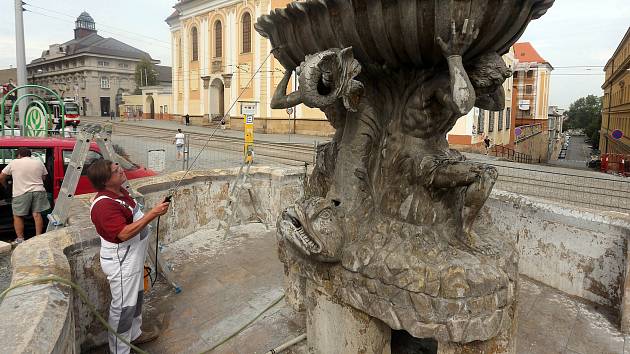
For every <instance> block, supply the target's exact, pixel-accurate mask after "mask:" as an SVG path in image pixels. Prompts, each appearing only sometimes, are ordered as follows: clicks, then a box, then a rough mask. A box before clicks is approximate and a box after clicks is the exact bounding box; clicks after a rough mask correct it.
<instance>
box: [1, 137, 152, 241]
mask: <svg viewBox="0 0 630 354" xmlns="http://www.w3.org/2000/svg"><path fill="white" fill-rule="evenodd" d="M75 142H76V141H75V139H63V138H58V137H54V138H51V137H46V138H35V137H18V136H15V137H1V138H0V171H1V170H2V169H3V168H4V167H5V166H6V165H7V164H8V163H9V162H11V160H13V159H15V158H16V154H17V149H18V148H20V147H27V148H29V149H31V153H32V156H31V157H32V158H37V159H39V160H40V161H41V162H42V163H43V164H44V166H46V171H47V172H48V175H47V176H46V179H45V180H44V187H45V188H46V191H47V192H48V198H49V200H50V202H51V203H50V204H51V205H53V203H54V201H55V200H56V199H57V196H58V195H59V190H60V189H61V184H62V182H63V178H64V176H65V173H66V169H67V168H68V164H69V163H70V156H71V155H72V150H73V149H74V145H75ZM101 158H103V156H102V154H101V153H100V149H99V148H98V145H97V144H96V143H95V142H92V143H91V144H90V150H89V152H88V155H87V158H86V160H85V162H84V166H83V170H82V171H81V177H80V178H79V182H78V184H77V188H76V191H75V195H80V194H87V193H93V192H95V190H94V187H92V184H91V183H90V181H89V180H88V179H87V176H86V172H87V168H88V167H89V166H90V165H91V164H92V163H93V162H94V161H95V160H98V159H101ZM117 162H118V163H119V164H120V165H121V167H123V169H124V170H125V175H126V176H127V179H135V178H141V177H148V176H154V175H155V174H156V173H155V172H154V171H151V170H148V169H146V168H144V167H142V166H140V165H137V164H134V163H133V162H131V161H129V160H127V159H125V158H124V157H122V156H117ZM11 192H12V191H11V184H9V187H8V188H3V187H2V186H1V185H0V240H2V239H5V240H6V239H7V237H9V238H11V237H15V235H14V231H13V222H12V215H13V213H12V211H11ZM28 219H30V217H29V218H27V229H26V234H27V235H32V234H34V232H33V230H29V227H28V226H29V225H30V226H31V227H32V226H33V225H32V219H31V220H28Z"/></svg>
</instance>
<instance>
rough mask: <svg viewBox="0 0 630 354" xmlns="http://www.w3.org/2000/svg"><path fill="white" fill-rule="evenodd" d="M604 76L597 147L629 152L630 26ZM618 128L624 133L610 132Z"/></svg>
mask: <svg viewBox="0 0 630 354" xmlns="http://www.w3.org/2000/svg"><path fill="white" fill-rule="evenodd" d="M604 71H605V72H606V79H605V81H604V85H602V88H603V89H604V100H603V102H602V126H601V129H600V139H599V150H601V152H602V153H614V154H630V139H629V138H628V134H630V88H629V87H626V85H628V86H630V28H628V31H627V32H626V34H625V35H624V37H623V39H622V40H621V43H619V46H618V47H617V50H615V52H614V53H613V55H612V57H611V58H610V59H609V60H608V63H606V66H605V68H604ZM615 130H620V131H621V132H622V133H623V137H621V138H620V139H616V138H615V137H613V135H614V134H612V133H613V132H614V131H615Z"/></svg>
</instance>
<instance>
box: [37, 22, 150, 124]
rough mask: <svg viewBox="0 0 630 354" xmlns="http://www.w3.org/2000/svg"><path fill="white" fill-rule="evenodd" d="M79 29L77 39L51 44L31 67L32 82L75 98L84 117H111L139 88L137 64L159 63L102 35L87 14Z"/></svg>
mask: <svg viewBox="0 0 630 354" xmlns="http://www.w3.org/2000/svg"><path fill="white" fill-rule="evenodd" d="M75 25H76V26H75V29H74V39H72V40H70V41H67V42H64V43H62V44H51V45H50V46H49V48H48V49H47V50H45V51H44V52H43V53H42V56H41V57H40V58H37V59H35V60H33V61H32V62H31V63H30V64H29V65H27V70H28V71H27V75H28V81H29V82H30V83H35V84H38V85H42V86H47V87H49V88H51V89H53V90H55V91H56V92H57V93H59V94H61V95H62V96H63V97H64V98H73V99H74V100H75V101H76V102H77V103H78V104H79V106H80V107H81V109H82V111H81V114H83V115H97V116H108V115H109V114H110V112H111V111H112V110H114V111H115V110H116V108H117V107H118V106H119V104H120V103H121V101H122V94H123V93H124V92H133V90H134V89H135V88H136V83H135V79H134V75H135V69H136V64H137V63H138V62H139V61H140V60H141V59H143V58H147V59H149V60H151V61H152V62H153V63H159V61H157V60H153V59H151V56H150V55H149V54H148V53H146V52H143V51H141V50H139V49H136V48H134V47H132V46H130V45H127V44H125V43H123V42H120V41H118V40H116V39H113V38H104V37H101V36H100V35H98V33H97V30H96V25H95V23H94V19H92V17H91V16H90V15H89V14H88V13H87V12H83V13H81V15H80V16H79V17H78V18H77V20H76V22H75ZM44 94H45V93H44ZM115 113H117V114H118V113H119V112H115Z"/></svg>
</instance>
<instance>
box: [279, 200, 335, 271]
mask: <svg viewBox="0 0 630 354" xmlns="http://www.w3.org/2000/svg"><path fill="white" fill-rule="evenodd" d="M278 230H279V231H280V234H281V235H282V237H283V238H285V239H286V240H288V241H290V242H291V243H292V244H293V245H294V246H295V247H296V248H297V249H298V250H299V251H301V252H302V253H304V254H305V255H307V256H310V257H313V258H315V259H317V260H319V261H322V262H338V261H339V259H340V258H339V257H340V253H341V247H342V245H343V231H342V228H341V225H340V222H339V219H338V217H337V214H336V209H335V206H334V204H333V203H332V202H331V201H329V200H327V199H324V198H319V197H316V198H311V199H307V200H304V201H301V202H298V203H296V204H295V205H294V206H292V207H289V208H287V209H286V210H285V211H284V212H283V213H282V216H281V217H280V219H279V220H278Z"/></svg>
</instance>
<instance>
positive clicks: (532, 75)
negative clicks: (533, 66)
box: [527, 70, 534, 79]
mask: <svg viewBox="0 0 630 354" xmlns="http://www.w3.org/2000/svg"><path fill="white" fill-rule="evenodd" d="M532 77H534V71H533V70H527V78H528V79H531V78H532Z"/></svg>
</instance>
